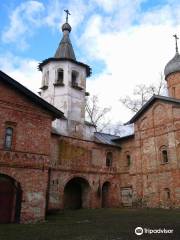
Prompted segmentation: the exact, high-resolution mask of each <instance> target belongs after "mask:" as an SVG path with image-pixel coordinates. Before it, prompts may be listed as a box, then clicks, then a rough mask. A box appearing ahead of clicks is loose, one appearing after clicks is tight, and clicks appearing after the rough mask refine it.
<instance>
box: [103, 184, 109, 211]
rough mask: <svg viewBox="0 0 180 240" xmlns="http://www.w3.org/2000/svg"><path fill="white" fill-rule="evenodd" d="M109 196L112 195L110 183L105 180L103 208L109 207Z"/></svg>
mask: <svg viewBox="0 0 180 240" xmlns="http://www.w3.org/2000/svg"><path fill="white" fill-rule="evenodd" d="M109 197H110V183H109V182H105V183H104V184H103V186H102V208H108V207H109V206H110V204H109Z"/></svg>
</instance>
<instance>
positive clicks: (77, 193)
mask: <svg viewBox="0 0 180 240" xmlns="http://www.w3.org/2000/svg"><path fill="white" fill-rule="evenodd" d="M89 195H90V186H89V183H88V181H87V180H86V179H84V178H81V177H75V178H72V179H71V180H70V181H69V182H68V183H67V184H66V185H65V188H64V208H65V209H80V208H88V207H89V201H90V196H89Z"/></svg>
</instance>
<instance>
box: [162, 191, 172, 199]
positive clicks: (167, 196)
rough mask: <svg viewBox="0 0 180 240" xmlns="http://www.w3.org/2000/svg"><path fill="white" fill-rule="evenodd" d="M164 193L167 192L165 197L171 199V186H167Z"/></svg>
mask: <svg viewBox="0 0 180 240" xmlns="http://www.w3.org/2000/svg"><path fill="white" fill-rule="evenodd" d="M164 193H165V199H166V200H169V199H170V198H171V194H170V190H169V188H165V189H164Z"/></svg>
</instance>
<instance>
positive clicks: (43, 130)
mask: <svg viewBox="0 0 180 240" xmlns="http://www.w3.org/2000/svg"><path fill="white" fill-rule="evenodd" d="M0 90H1V95H0V113H1V117H0V174H5V175H8V176H10V177H12V178H13V179H14V180H15V181H17V182H18V183H20V186H21V189H22V202H21V222H28V221H35V220H42V219H44V217H45V205H46V191H47V181H48V164H49V154H50V132H51V121H52V117H51V116H50V114H49V113H47V112H46V111H44V110H43V109H41V107H39V106H36V105H35V104H33V103H32V102H31V101H30V100H29V99H28V98H27V97H25V96H24V95H22V94H21V93H19V92H18V91H17V90H15V89H13V88H11V87H10V86H8V85H6V84H4V83H3V82H0ZM7 126H11V127H12V128H13V142H12V148H11V149H10V150H6V149H5V148H4V139H5V128H6V127H7Z"/></svg>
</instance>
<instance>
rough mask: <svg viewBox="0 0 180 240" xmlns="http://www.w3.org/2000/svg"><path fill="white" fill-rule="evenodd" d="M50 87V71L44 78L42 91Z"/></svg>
mask: <svg viewBox="0 0 180 240" xmlns="http://www.w3.org/2000/svg"><path fill="white" fill-rule="evenodd" d="M48 85H49V71H46V72H45V73H44V76H43V80H42V87H41V89H42V90H46V89H47V88H48Z"/></svg>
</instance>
